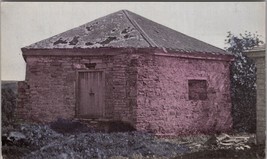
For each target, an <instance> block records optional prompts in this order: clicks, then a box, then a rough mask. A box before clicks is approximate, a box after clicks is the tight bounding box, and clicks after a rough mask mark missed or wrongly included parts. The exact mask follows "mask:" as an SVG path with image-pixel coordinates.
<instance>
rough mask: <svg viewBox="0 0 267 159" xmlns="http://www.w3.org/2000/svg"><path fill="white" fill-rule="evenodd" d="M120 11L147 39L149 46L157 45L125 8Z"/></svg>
mask: <svg viewBox="0 0 267 159" xmlns="http://www.w3.org/2000/svg"><path fill="white" fill-rule="evenodd" d="M122 12H123V13H124V14H125V16H126V18H127V19H128V20H129V22H130V23H131V24H132V25H133V26H134V27H135V28H136V29H137V30H138V31H139V32H140V34H141V36H142V37H143V38H144V39H145V41H147V43H148V44H149V45H150V46H151V47H158V45H157V43H156V42H154V41H153V40H152V39H151V38H150V37H149V36H148V35H147V34H146V33H145V31H144V30H143V29H142V28H141V27H140V26H139V25H138V23H137V22H136V21H135V20H134V19H132V18H131V17H130V15H129V14H128V11H127V10H122Z"/></svg>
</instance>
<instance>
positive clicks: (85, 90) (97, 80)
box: [78, 71, 104, 118]
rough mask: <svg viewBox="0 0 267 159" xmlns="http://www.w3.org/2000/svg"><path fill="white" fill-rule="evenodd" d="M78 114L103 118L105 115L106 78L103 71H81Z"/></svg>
mask: <svg viewBox="0 0 267 159" xmlns="http://www.w3.org/2000/svg"><path fill="white" fill-rule="evenodd" d="M78 76H79V77H78V88H79V90H78V96H79V105H78V115H79V116H80V117H85V118H101V117H103V115H104V102H103V100H104V98H103V95H104V90H103V89H104V86H103V85H104V79H103V72H102V71H92V72H79V74H78Z"/></svg>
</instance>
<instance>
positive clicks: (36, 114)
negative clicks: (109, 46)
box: [17, 51, 137, 123]
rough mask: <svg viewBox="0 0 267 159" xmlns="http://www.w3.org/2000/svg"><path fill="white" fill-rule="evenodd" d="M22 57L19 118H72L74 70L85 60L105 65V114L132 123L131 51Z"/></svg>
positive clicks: (132, 76)
mask: <svg viewBox="0 0 267 159" xmlns="http://www.w3.org/2000/svg"><path fill="white" fill-rule="evenodd" d="M37 53H38V51H37ZM75 53H77V52H75ZM26 60H27V66H26V80H25V81H24V82H21V85H20V86H21V87H20V88H19V89H20V90H21V91H20V96H19V100H20V101H21V102H20V103H19V106H18V110H17V115H18V117H19V118H21V119H25V120H30V121H35V122H50V121H53V120H56V119H57V118H65V119H73V118H75V117H76V114H75V111H76V96H75V95H76V94H75V93H76V92H75V87H76V71H77V70H86V69H88V68H86V67H85V64H86V63H96V68H95V69H105V85H106V87H105V118H106V119H111V120H123V121H127V122H130V123H133V115H132V113H133V105H134V104H135V105H136V97H135V96H136V95H135V94H136V93H134V92H136V87H135V84H136V82H135V81H136V73H137V71H136V68H134V65H132V64H131V63H130V60H131V55H129V54H120V55H116V56H40V55H39V56H27V58H26ZM128 81H130V82H128ZM25 85H26V86H28V87H26V86H25ZM25 92H27V95H25Z"/></svg>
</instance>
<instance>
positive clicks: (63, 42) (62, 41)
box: [53, 38, 68, 45]
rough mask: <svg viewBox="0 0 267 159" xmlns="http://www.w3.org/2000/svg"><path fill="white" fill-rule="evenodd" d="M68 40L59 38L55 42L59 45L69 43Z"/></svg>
mask: <svg viewBox="0 0 267 159" xmlns="http://www.w3.org/2000/svg"><path fill="white" fill-rule="evenodd" d="M67 43H68V42H67V40H62V38H59V39H58V40H57V41H55V42H54V43H53V44H54V45H57V44H67Z"/></svg>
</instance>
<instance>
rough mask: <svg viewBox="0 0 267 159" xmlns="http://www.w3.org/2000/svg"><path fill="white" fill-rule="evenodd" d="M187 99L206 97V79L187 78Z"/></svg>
mask: <svg viewBox="0 0 267 159" xmlns="http://www.w3.org/2000/svg"><path fill="white" fill-rule="evenodd" d="M188 88H189V100H206V99H207V81H206V80H188Z"/></svg>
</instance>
